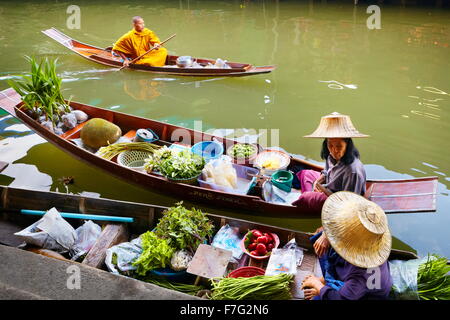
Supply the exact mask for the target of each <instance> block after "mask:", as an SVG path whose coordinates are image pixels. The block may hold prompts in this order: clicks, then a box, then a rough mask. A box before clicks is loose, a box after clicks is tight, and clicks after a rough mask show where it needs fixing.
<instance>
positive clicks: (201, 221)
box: [154, 202, 214, 253]
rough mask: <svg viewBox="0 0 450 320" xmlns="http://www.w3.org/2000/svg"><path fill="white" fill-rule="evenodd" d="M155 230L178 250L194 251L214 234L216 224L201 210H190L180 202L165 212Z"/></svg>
mask: <svg viewBox="0 0 450 320" xmlns="http://www.w3.org/2000/svg"><path fill="white" fill-rule="evenodd" d="M154 231H155V234H156V235H157V236H159V237H161V238H165V239H167V241H168V244H169V245H170V246H172V247H173V248H175V249H176V250H182V249H187V250H189V251H191V252H192V253H194V252H195V250H196V249H197V247H198V246H199V245H200V244H201V243H202V242H204V241H205V240H206V238H207V237H211V236H212V234H213V231H214V226H213V224H212V223H211V221H210V220H209V219H208V217H207V216H206V214H205V213H203V212H202V211H201V210H197V209H195V208H192V209H191V210H188V209H186V208H185V207H183V206H182V202H179V203H177V204H176V207H171V208H169V209H168V210H166V211H165V212H164V215H163V217H162V218H161V219H160V220H159V222H158V224H157V226H156V228H155V230H154Z"/></svg>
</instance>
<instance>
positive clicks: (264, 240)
mask: <svg viewBox="0 0 450 320" xmlns="http://www.w3.org/2000/svg"><path fill="white" fill-rule="evenodd" d="M256 241H257V242H258V243H264V244H266V243H267V237H265V236H261V237H259V238H258V239H257V240H256Z"/></svg>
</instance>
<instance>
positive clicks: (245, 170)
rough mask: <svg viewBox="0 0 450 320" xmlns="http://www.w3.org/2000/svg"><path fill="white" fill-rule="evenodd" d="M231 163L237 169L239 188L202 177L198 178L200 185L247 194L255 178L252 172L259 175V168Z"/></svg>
mask: <svg viewBox="0 0 450 320" xmlns="http://www.w3.org/2000/svg"><path fill="white" fill-rule="evenodd" d="M231 165H232V166H233V168H234V169H236V175H237V178H238V179H237V180H238V181H237V182H238V184H237V189H232V188H227V187H224V186H220V185H217V184H215V183H210V182H206V181H205V180H203V179H202V178H201V177H200V178H199V179H198V183H199V185H200V187H203V188H207V189H212V190H219V191H225V192H229V193H237V194H247V192H248V190H249V188H250V185H251V183H252V179H253V177H252V176H251V175H250V174H254V175H257V174H258V173H259V170H258V169H255V168H251V167H246V166H241V165H239V164H235V163H232V164H231Z"/></svg>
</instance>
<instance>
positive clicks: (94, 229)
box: [71, 220, 102, 260]
mask: <svg viewBox="0 0 450 320" xmlns="http://www.w3.org/2000/svg"><path fill="white" fill-rule="evenodd" d="M75 232H76V234H77V240H76V241H75V244H74V246H73V248H72V250H71V251H73V257H72V260H76V259H78V258H79V257H81V256H82V255H83V254H85V253H87V252H89V250H91V248H92V246H93V245H94V244H95V242H96V241H97V239H98V237H99V236H100V234H101V233H102V228H101V227H100V226H99V225H98V224H96V223H94V222H92V221H91V220H89V221H86V222H85V223H84V224H83V225H82V226H81V227H78V228H77V229H76V230H75Z"/></svg>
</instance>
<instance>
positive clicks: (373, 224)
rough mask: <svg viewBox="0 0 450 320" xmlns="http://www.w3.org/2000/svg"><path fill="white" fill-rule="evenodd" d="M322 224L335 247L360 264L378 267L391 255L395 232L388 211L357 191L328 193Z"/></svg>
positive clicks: (366, 266)
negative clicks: (392, 232)
mask: <svg viewBox="0 0 450 320" xmlns="http://www.w3.org/2000/svg"><path fill="white" fill-rule="evenodd" d="M322 225H323V230H324V232H325V235H326V237H327V238H328V240H329V241H330V244H331V246H332V247H333V249H334V250H335V251H336V252H337V253H338V254H339V255H340V256H341V257H342V258H343V259H345V260H346V261H348V262H349V263H351V264H353V265H355V266H357V267H361V268H374V267H378V266H380V265H381V264H383V263H384V262H385V261H386V260H387V259H388V257H389V254H390V252H391V244H392V236H391V233H390V231H389V227H388V222H387V218H386V214H385V213H384V211H383V209H381V208H380V206H378V205H377V204H376V203H374V202H372V201H369V200H367V199H366V198H364V197H362V196H360V195H358V194H356V193H353V192H348V191H340V192H336V193H333V194H332V195H331V196H330V197H328V199H327V200H326V201H325V203H324V205H323V208H322Z"/></svg>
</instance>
